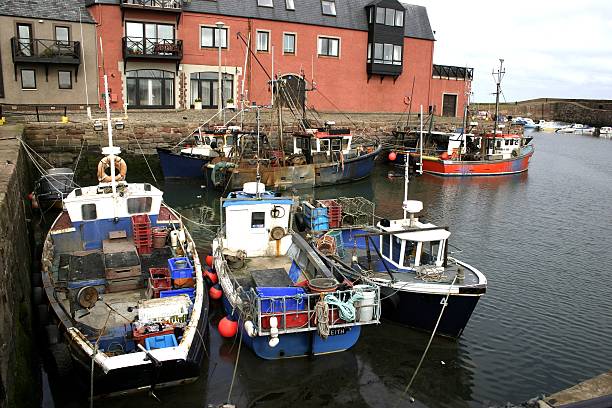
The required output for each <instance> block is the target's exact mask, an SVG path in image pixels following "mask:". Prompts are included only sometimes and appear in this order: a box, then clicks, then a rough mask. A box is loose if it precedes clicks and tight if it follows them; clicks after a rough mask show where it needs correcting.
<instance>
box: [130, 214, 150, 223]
mask: <svg viewBox="0 0 612 408" xmlns="http://www.w3.org/2000/svg"><path fill="white" fill-rule="evenodd" d="M132 225H134V226H135V225H149V226H150V225H151V219H150V218H149V216H148V215H147V214H140V215H132Z"/></svg>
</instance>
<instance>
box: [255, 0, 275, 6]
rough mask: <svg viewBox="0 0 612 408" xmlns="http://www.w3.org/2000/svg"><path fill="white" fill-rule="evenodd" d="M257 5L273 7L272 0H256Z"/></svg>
mask: <svg viewBox="0 0 612 408" xmlns="http://www.w3.org/2000/svg"><path fill="white" fill-rule="evenodd" d="M257 5H258V6H259V7H274V3H273V1H272V0H257Z"/></svg>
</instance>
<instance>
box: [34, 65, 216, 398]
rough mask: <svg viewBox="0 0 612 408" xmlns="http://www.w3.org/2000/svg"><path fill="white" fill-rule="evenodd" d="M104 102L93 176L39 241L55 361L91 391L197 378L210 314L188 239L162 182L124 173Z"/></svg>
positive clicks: (43, 313)
mask: <svg viewBox="0 0 612 408" xmlns="http://www.w3.org/2000/svg"><path fill="white" fill-rule="evenodd" d="M104 83H105V89H106V90H107V91H106V92H107V94H108V85H107V84H108V82H107V77H106V75H104ZM106 110H107V128H108V146H107V147H104V148H103V149H102V154H103V155H104V156H105V157H104V158H103V159H102V160H101V161H100V165H99V169H102V170H103V171H102V172H100V171H99V172H98V180H99V181H100V183H99V184H97V185H93V186H86V187H79V188H76V189H74V190H73V191H72V192H70V194H68V196H67V197H66V198H64V200H63V205H64V210H63V211H62V212H61V214H60V215H59V216H58V217H57V219H56V220H55V221H54V222H53V224H52V226H51V228H50V230H49V232H48V234H47V235H46V238H45V240H44V246H43V251H42V262H41V264H42V284H43V290H44V294H41V296H40V298H41V304H40V305H39V306H38V307H39V321H40V323H41V324H47V325H46V326H45V327H44V329H45V332H46V335H47V344H48V346H49V350H48V352H49V355H50V357H51V360H52V362H53V369H54V370H55V371H56V372H57V374H58V375H59V376H67V375H68V374H69V373H71V372H72V371H73V370H76V373H77V375H76V376H75V377H74V378H79V379H84V380H85V381H84V382H85V383H87V385H88V387H91V389H90V393H91V395H97V396H106V395H118V394H125V393H131V392H136V391H141V390H148V391H150V392H153V391H154V390H155V389H156V388H161V387H167V386H173V385H179V384H183V383H187V382H191V381H195V380H196V379H197V378H198V376H199V373H200V367H201V363H202V360H203V356H204V351H205V344H204V341H205V336H206V333H207V332H206V330H207V320H208V292H207V290H206V286H205V283H204V280H203V277H202V269H203V267H202V264H201V262H200V259H199V257H198V253H197V251H196V246H195V242H194V241H193V239H192V237H191V235H190V234H189V231H188V230H187V229H186V228H185V226H184V225H183V223H182V220H181V217H180V215H179V214H178V213H176V212H175V211H174V210H172V209H171V208H170V207H169V206H167V205H166V204H165V203H164V202H163V200H162V196H163V193H162V191H160V190H159V189H157V188H156V187H154V186H152V185H150V184H148V183H127V182H126V181H125V177H126V173H127V166H126V165H125V162H124V161H123V159H121V158H120V157H119V154H120V148H119V147H117V146H114V145H113V140H112V128H113V126H112V122H111V118H110V109H109V101H108V98H107V99H106ZM109 168H110V174H108V173H107V172H108V170H109ZM66 378H68V377H66ZM90 382H91V383H90ZM90 384H91V386H90Z"/></svg>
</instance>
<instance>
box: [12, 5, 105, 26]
mask: <svg viewBox="0 0 612 408" xmlns="http://www.w3.org/2000/svg"><path fill="white" fill-rule="evenodd" d="M79 10H80V12H81V13H80V14H81V21H82V22H83V23H94V22H95V21H94V19H93V18H92V17H91V15H90V14H89V11H87V9H86V8H85V0H21V1H20V0H0V15H1V16H15V17H27V18H38V19H43V20H60V21H79Z"/></svg>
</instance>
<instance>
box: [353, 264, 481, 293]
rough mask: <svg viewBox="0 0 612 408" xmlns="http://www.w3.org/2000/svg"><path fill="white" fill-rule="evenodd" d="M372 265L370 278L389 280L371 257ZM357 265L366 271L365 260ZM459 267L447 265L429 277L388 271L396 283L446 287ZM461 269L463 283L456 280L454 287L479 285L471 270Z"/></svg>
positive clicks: (381, 266) (410, 272)
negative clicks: (372, 270) (439, 272)
mask: <svg viewBox="0 0 612 408" xmlns="http://www.w3.org/2000/svg"><path fill="white" fill-rule="evenodd" d="M373 264H374V267H375V269H374V270H375V271H374V272H371V273H370V274H368V275H369V276H370V277H372V278H378V279H389V274H388V273H387V272H386V270H385V269H384V266H383V265H382V262H375V261H374V257H373ZM359 265H360V266H361V267H362V268H363V269H365V270H367V266H368V262H367V259H359ZM377 266H378V267H377ZM459 267H460V266H458V265H456V264H449V265H448V266H446V267H445V268H444V272H442V274H436V273H434V274H431V275H430V276H429V277H427V276H423V275H421V276H417V274H416V272H413V271H406V272H404V271H402V272H399V271H394V270H393V269H390V271H391V275H393V278H394V279H395V280H396V281H398V282H406V283H415V284H416V283H430V284H440V285H447V284H450V283H451V282H452V281H453V279H454V278H455V275H457V272H458V270H459ZM380 268H382V269H380ZM461 268H462V269H463V275H464V279H463V281H461V280H459V279H458V280H457V281H456V282H455V285H460V286H461V285H464V286H472V285H477V284H479V283H480V282H479V279H478V276H477V275H476V274H475V273H474V272H472V271H471V270H469V269H467V268H463V267H461Z"/></svg>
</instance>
